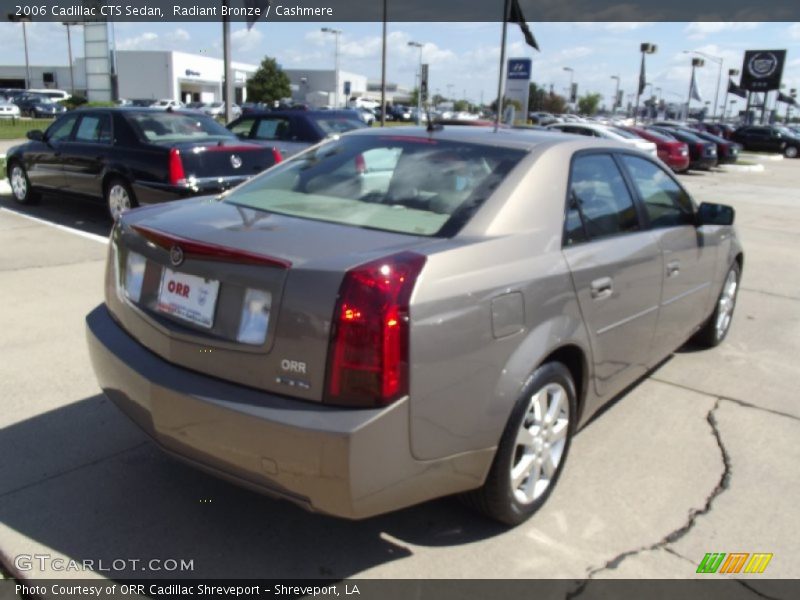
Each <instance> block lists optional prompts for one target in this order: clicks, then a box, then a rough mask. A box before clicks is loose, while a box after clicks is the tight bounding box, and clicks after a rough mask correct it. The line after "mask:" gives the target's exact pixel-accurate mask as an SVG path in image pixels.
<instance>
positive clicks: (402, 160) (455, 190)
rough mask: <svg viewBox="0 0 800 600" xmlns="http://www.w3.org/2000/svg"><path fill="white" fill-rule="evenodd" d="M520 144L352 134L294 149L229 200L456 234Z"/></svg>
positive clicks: (362, 223)
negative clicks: (289, 156)
mask: <svg viewBox="0 0 800 600" xmlns="http://www.w3.org/2000/svg"><path fill="white" fill-rule="evenodd" d="M524 155H525V151H523V150H517V149H513V148H502V147H492V146H485V145H482V144H464V143H456V142H450V141H445V140H432V139H429V138H427V137H405V136H392V135H380V136H355V137H347V136H345V137H343V138H341V139H338V140H334V141H331V142H329V143H327V144H324V145H322V146H320V147H318V148H315V149H313V150H309V151H307V152H304V153H302V154H299V155H297V156H296V157H295V158H292V159H290V160H288V161H286V162H285V163H282V164H281V165H278V166H277V167H275V168H273V169H271V170H270V171H269V172H267V173H265V174H263V175H261V176H259V177H257V178H255V179H253V180H251V181H250V182H248V183H246V184H244V185H241V186H240V187H238V188H236V189H235V190H233V191H232V192H231V193H230V195H229V196H228V197H227V198H226V201H227V202H231V203H234V204H238V205H242V206H247V207H250V208H254V209H258V210H264V211H269V212H274V213H278V214H283V215H290V216H295V217H300V218H308V219H314V220H320V221H329V222H332V223H341V224H345V225H352V226H356V227H365V228H370V229H379V230H383V231H393V232H398V233H406V234H412V235H422V236H439V237H447V236H450V235H454V234H455V233H456V232H457V231H458V230H459V229H460V228H461V226H463V224H464V223H466V222H467V221H468V220H469V219H470V218H471V217H472V215H473V214H474V213H475V211H477V209H478V208H479V207H480V206H481V205H482V204H483V202H484V201H485V200H486V199H487V198H488V197H489V196H490V195H491V194H492V192H493V191H494V190H495V189H496V188H497V186H498V185H499V184H500V182H501V181H502V180H503V179H504V178H505V176H506V175H507V174H508V173H509V172H510V171H511V169H512V168H514V166H516V165H517V163H519V161H520V160H521V159H522V157H523V156H524Z"/></svg>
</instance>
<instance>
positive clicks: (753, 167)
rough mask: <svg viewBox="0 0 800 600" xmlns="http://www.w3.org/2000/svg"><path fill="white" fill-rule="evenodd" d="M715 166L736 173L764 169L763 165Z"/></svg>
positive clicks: (757, 171)
mask: <svg viewBox="0 0 800 600" xmlns="http://www.w3.org/2000/svg"><path fill="white" fill-rule="evenodd" d="M717 168H719V169H722V170H723V171H735V172H737V173H763V172H764V171H765V170H766V169H765V168H764V165H719V166H718V167H717Z"/></svg>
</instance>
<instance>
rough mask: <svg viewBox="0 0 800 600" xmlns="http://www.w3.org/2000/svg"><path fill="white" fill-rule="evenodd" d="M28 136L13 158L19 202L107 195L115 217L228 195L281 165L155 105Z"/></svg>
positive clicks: (70, 120)
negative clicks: (44, 196) (45, 196)
mask: <svg viewBox="0 0 800 600" xmlns="http://www.w3.org/2000/svg"><path fill="white" fill-rule="evenodd" d="M28 138H29V139H30V140H31V141H29V142H28V143H26V144H23V145H21V146H16V147H14V148H12V149H11V150H10V151H9V152H8V156H7V167H6V168H7V171H8V178H9V181H10V182H11V188H12V191H13V194H14V198H15V199H16V200H17V201H18V202H21V203H28V202H32V201H34V200H36V198H37V196H38V195H39V193H40V192H43V191H57V192H59V193H67V194H77V195H81V196H89V197H94V198H102V199H104V200H105V202H106V205H107V207H108V211H109V214H110V215H111V216H112V217H113V218H117V217H118V216H119V215H120V214H121V213H122V212H123V211H125V210H127V209H129V208H133V207H135V206H137V205H139V204H152V203H157V202H165V201H167V200H174V199H176V198H183V197H186V196H194V195H197V194H211V193H217V192H220V191H223V190H226V189H228V188H230V187H233V186H234V185H237V184H239V183H241V182H243V181H246V180H247V179H249V178H250V177H252V176H253V175H255V174H256V173H259V172H260V171H263V170H264V169H266V168H268V167H270V166H272V165H273V164H275V162H276V161H277V160H279V157H278V155H277V154H276V153H275V152H273V151H272V149H270V148H267V147H264V146H263V145H259V144H247V143H244V142H242V141H240V140H238V139H237V138H236V136H234V135H233V134H232V133H231V132H230V131H228V130H227V129H225V128H224V127H223V126H222V125H219V124H218V123H216V122H215V121H214V120H213V119H212V118H210V117H207V116H205V115H199V114H195V113H183V112H178V111H176V112H172V111H163V110H155V109H147V108H104V109H79V110H77V111H73V112H70V113H68V114H66V115H63V116H62V117H61V118H59V119H58V120H57V121H56V122H55V123H53V124H52V125H51V126H50V127H48V128H47V131H45V132H44V133H42V132H41V131H38V130H36V131H31V132H29V133H28Z"/></svg>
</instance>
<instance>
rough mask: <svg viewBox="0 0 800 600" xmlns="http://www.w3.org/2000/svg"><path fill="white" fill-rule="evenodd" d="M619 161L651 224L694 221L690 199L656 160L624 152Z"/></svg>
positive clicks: (671, 224) (682, 223) (670, 224)
mask: <svg viewBox="0 0 800 600" xmlns="http://www.w3.org/2000/svg"><path fill="white" fill-rule="evenodd" d="M622 162H623V163H624V164H625V167H626V168H627V169H628V172H629V173H630V176H631V179H633V183H634V185H635V186H636V189H637V191H638V192H639V197H640V198H641V199H642V202H643V203H644V207H645V211H646V212H647V219H648V220H649V221H650V225H651V227H656V228H658V227H676V226H679V225H691V224H693V223H694V206H693V204H692V199H691V198H690V197H689V194H687V193H686V192H685V191H684V190H683V188H681V187H680V186H679V185H678V184H677V183H676V182H675V180H674V179H672V177H670V176H669V175H667V173H666V171H664V169H662V168H661V167H659V166H658V165H656V164H655V163H652V162H650V161H649V160H645V159H643V158H639V157H637V156H631V155H628V154H624V155H623V156H622Z"/></svg>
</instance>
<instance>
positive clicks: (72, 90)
mask: <svg viewBox="0 0 800 600" xmlns="http://www.w3.org/2000/svg"><path fill="white" fill-rule="evenodd" d="M62 25H64V26H65V27H66V28H67V52H68V55H69V93H70V94H72V95H73V96H74V95H75V73H74V72H73V67H72V36H71V35H70V33H69V28H70V27H74V26H75V25H80V23H78V22H77V21H67V22H65V23H62Z"/></svg>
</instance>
